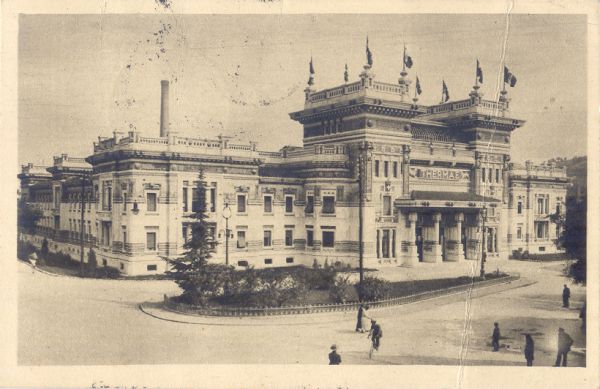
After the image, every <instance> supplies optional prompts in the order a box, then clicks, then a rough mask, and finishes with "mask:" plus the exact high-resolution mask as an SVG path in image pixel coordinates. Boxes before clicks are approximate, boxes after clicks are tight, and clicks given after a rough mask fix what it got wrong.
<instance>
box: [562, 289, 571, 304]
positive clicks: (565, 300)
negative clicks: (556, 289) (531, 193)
mask: <svg viewBox="0 0 600 389" xmlns="http://www.w3.org/2000/svg"><path fill="white" fill-rule="evenodd" d="M570 297H571V289H569V288H568V287H567V285H566V284H565V287H564V288H563V308H569V298H570Z"/></svg>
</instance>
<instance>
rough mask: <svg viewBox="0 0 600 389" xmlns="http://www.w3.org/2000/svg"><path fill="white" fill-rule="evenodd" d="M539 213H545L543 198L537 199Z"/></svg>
mask: <svg viewBox="0 0 600 389" xmlns="http://www.w3.org/2000/svg"><path fill="white" fill-rule="evenodd" d="M537 213H538V214H543V213H544V198H543V197H538V198H537Z"/></svg>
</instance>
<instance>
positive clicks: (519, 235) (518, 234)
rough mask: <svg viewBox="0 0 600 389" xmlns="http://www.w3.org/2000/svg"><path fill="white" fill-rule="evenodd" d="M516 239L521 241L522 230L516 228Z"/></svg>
mask: <svg viewBox="0 0 600 389" xmlns="http://www.w3.org/2000/svg"><path fill="white" fill-rule="evenodd" d="M517 239H523V229H522V228H521V227H517Z"/></svg>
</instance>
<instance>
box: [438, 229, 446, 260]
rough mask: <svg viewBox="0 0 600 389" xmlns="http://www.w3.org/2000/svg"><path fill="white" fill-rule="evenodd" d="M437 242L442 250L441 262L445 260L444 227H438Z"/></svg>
mask: <svg viewBox="0 0 600 389" xmlns="http://www.w3.org/2000/svg"><path fill="white" fill-rule="evenodd" d="M439 242H440V247H441V249H442V261H445V260H446V227H445V226H443V225H440V233H439Z"/></svg>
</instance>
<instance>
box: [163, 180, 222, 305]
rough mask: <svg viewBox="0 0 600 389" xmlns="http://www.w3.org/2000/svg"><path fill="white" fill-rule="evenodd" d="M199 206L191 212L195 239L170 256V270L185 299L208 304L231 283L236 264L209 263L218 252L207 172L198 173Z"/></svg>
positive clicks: (193, 302) (169, 272)
mask: <svg viewBox="0 0 600 389" xmlns="http://www.w3.org/2000/svg"><path fill="white" fill-rule="evenodd" d="M196 192H197V201H198V206H197V207H195V208H194V209H193V210H194V213H193V214H192V215H191V217H192V219H194V222H193V223H191V225H190V227H191V230H192V233H191V238H190V239H189V240H188V241H187V242H186V243H185V245H184V246H183V247H184V248H185V249H186V250H187V251H186V252H185V253H184V254H183V256H181V257H179V258H176V259H167V261H168V262H169V264H170V265H171V268H170V269H169V271H168V272H167V273H168V274H169V275H170V276H171V277H172V278H173V279H174V280H175V282H176V283H177V285H178V286H179V287H180V288H181V289H182V290H183V293H182V295H181V296H182V298H183V299H184V300H185V301H186V302H188V303H190V304H197V305H207V304H208V299H209V298H210V297H213V296H215V295H218V294H220V293H222V292H223V289H224V288H225V287H226V285H227V284H228V283H229V282H230V280H231V276H232V272H233V267H231V266H226V265H221V264H214V263H209V262H208V260H209V259H210V258H211V256H212V254H213V253H214V241H213V237H212V234H211V228H210V225H209V223H208V221H207V219H208V216H207V214H206V182H205V181H204V172H203V171H202V169H200V172H199V173H198V186H197V188H196Z"/></svg>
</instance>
